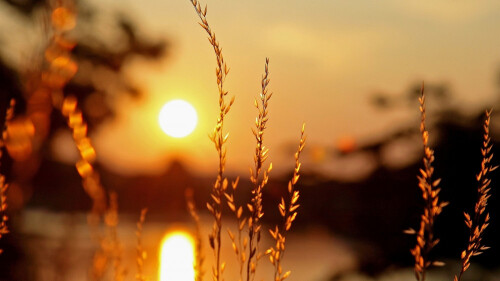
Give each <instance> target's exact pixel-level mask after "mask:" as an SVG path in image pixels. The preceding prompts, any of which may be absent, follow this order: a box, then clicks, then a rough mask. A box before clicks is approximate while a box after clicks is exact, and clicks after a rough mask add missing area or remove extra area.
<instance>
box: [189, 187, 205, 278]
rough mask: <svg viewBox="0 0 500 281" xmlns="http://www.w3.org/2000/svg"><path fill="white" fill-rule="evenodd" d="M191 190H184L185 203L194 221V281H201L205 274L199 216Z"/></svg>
mask: <svg viewBox="0 0 500 281" xmlns="http://www.w3.org/2000/svg"><path fill="white" fill-rule="evenodd" d="M193 193H194V192H193V189H191V188H188V189H186V201H187V207H188V211H189V214H190V215H191V218H192V219H193V221H194V224H195V232H194V242H195V257H194V259H195V260H194V264H193V269H194V274H195V278H194V281H203V275H204V274H205V272H204V270H203V262H204V260H205V257H204V256H203V242H202V239H201V221H200V216H199V215H198V211H197V209H196V205H195V203H194V198H193Z"/></svg>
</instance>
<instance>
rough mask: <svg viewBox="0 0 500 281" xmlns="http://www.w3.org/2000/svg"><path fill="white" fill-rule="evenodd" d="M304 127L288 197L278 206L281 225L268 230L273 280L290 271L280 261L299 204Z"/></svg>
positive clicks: (289, 184)
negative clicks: (271, 243)
mask: <svg viewBox="0 0 500 281" xmlns="http://www.w3.org/2000/svg"><path fill="white" fill-rule="evenodd" d="M304 129H305V125H302V130H301V134H300V142H299V147H298V149H297V152H296V153H295V168H294V170H293V176H292V179H291V180H290V181H289V182H288V196H289V199H288V200H286V201H285V199H284V198H281V203H280V204H279V206H278V208H279V211H280V214H281V216H282V217H283V220H284V223H283V226H282V227H281V228H280V227H278V226H276V227H275V229H274V230H272V229H270V230H269V232H270V233H271V236H272V237H273V239H274V241H275V242H276V244H275V246H274V247H271V248H269V249H268V250H267V251H266V254H267V255H268V256H269V261H270V262H271V263H272V265H273V266H274V281H283V280H285V279H286V278H288V277H289V276H290V274H291V271H286V272H283V268H282V265H281V261H282V259H283V255H284V254H285V241H286V239H285V238H286V233H287V232H288V231H289V230H290V228H291V227H292V224H293V222H294V221H295V218H296V217H297V209H298V208H299V206H300V205H299V204H298V200H299V197H300V194H299V191H298V190H295V185H296V184H297V182H298V180H299V178H300V167H301V163H300V154H301V152H302V151H303V150H304V147H305V144H306V137H305V135H304Z"/></svg>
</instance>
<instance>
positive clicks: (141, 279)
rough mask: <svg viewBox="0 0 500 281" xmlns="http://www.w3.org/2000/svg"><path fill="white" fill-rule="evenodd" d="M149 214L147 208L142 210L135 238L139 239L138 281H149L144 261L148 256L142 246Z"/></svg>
mask: <svg viewBox="0 0 500 281" xmlns="http://www.w3.org/2000/svg"><path fill="white" fill-rule="evenodd" d="M147 212H148V209H147V208H144V209H142V210H141V216H140V217H139V221H138V222H137V230H136V232H135V236H136V237H137V246H136V252H137V257H136V265H137V274H136V275H135V279H136V280H137V281H147V280H148V278H147V277H146V276H145V275H144V261H145V260H146V258H147V257H148V254H147V252H146V251H145V250H144V248H143V246H142V230H143V227H144V222H145V221H146V214H147ZM197 281H198V280H197Z"/></svg>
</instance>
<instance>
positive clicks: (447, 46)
mask: <svg viewBox="0 0 500 281" xmlns="http://www.w3.org/2000/svg"><path fill="white" fill-rule="evenodd" d="M55 3H57V1H53V2H51V3H46V2H45V1H38V0H22V1H21V0H2V1H0V79H1V80H0V81H1V87H0V124H4V119H5V114H4V112H5V111H6V109H7V107H8V105H9V100H10V99H11V98H15V99H16V101H17V104H16V108H15V116H16V118H15V119H14V120H13V123H14V124H17V125H19V127H18V128H21V129H19V132H20V133H19V134H21V135H23V134H24V135H31V137H32V141H31V142H29V143H22V144H19V143H18V144H17V145H16V146H14V145H12V146H10V147H9V145H8V144H7V147H6V149H4V152H5V153H4V155H3V157H2V158H1V166H0V172H1V173H2V174H4V175H5V176H6V178H7V182H9V183H10V187H9V190H8V193H7V198H8V204H9V207H8V211H7V214H8V215H9V217H10V221H9V227H10V231H11V233H10V234H8V235H5V236H3V237H2V239H1V240H0V245H1V248H2V249H4V253H3V254H2V255H1V256H0V260H1V262H0V280H23V281H26V280H88V279H87V275H88V268H89V267H90V266H91V264H92V255H93V252H94V251H95V250H96V247H97V246H96V245H95V244H94V243H92V241H91V240H92V239H91V235H90V232H89V229H88V227H87V222H86V216H85V215H86V212H87V211H88V210H89V209H90V208H91V205H92V203H91V200H90V198H89V197H88V196H87V194H86V193H85V191H84V189H83V188H82V183H81V178H80V176H79V174H78V172H77V170H76V169H75V163H76V162H77V161H78V159H79V153H78V150H77V149H76V147H75V144H74V141H73V138H72V134H71V131H70V130H69V129H68V127H67V125H66V121H65V118H64V117H63V116H62V115H61V114H60V112H59V111H57V110H52V104H53V103H54V104H55V103H56V101H54V99H53V97H52V98H51V97H50V96H37V95H35V94H33V87H34V86H33V83H34V82H33V81H34V80H36V79H34V78H33V77H35V76H36V75H37V73H40V72H41V69H43V68H44V56H45V58H46V57H47V50H48V46H49V47H50V42H51V38H53V37H51V36H54V34H52V33H51V31H50V30H51V27H50V20H49V21H48V20H47V19H48V18H50V17H51V14H50V4H52V5H55ZM66 3H68V2H66ZM206 3H207V4H208V20H209V23H210V25H211V27H212V28H213V30H214V31H215V32H216V35H217V38H218V40H219V41H220V44H221V46H222V48H223V54H224V59H225V60H226V62H227V64H228V66H229V67H230V72H229V74H228V78H227V81H226V89H227V90H229V94H230V95H234V96H235V97H236V101H235V103H234V105H233V107H232V109H231V111H230V112H229V115H228V117H227V121H226V123H225V125H226V127H225V130H226V131H227V132H229V133H230V135H229V141H228V152H227V153H228V156H227V174H228V175H229V178H230V180H233V179H235V178H236V177H237V176H240V177H241V179H240V187H239V193H238V196H237V198H236V199H237V202H238V203H240V204H246V202H248V200H250V196H251V194H250V188H251V184H250V181H249V173H248V170H249V168H251V167H253V165H254V164H253V153H254V151H255V140H254V137H253V135H252V132H251V128H253V126H254V122H255V117H256V115H257V111H256V109H255V107H254V99H255V98H258V95H259V93H260V87H261V86H260V81H261V78H262V74H263V71H264V63H265V58H266V57H269V58H270V78H271V83H270V86H269V89H270V91H271V92H273V93H274V94H273V97H272V99H271V100H270V105H269V118H270V120H269V123H268V129H267V130H266V132H265V139H264V143H265V145H266V147H268V148H269V149H270V152H269V154H270V156H269V159H268V162H267V163H270V162H272V163H273V171H272V172H271V176H270V177H271V179H270V183H269V185H268V186H266V188H265V190H264V203H263V204H264V213H265V216H264V222H265V226H266V228H268V227H273V225H275V224H276V223H279V222H280V216H279V212H278V208H277V204H278V202H279V200H280V197H281V196H282V195H283V194H284V193H285V192H286V186H287V181H288V180H289V179H290V177H291V175H292V171H293V170H292V169H293V165H294V159H293V154H294V152H295V150H296V147H297V145H298V141H299V137H300V129H301V126H302V123H303V122H305V123H306V134H307V147H306V149H305V151H304V154H303V157H302V162H303V166H302V167H303V168H302V177H301V179H300V181H299V187H298V188H299V190H300V192H301V199H300V200H301V207H300V209H299V215H298V217H297V223H296V224H295V225H294V227H293V230H292V232H291V234H290V238H289V240H287V241H288V242H287V243H289V244H288V245H289V248H288V250H287V255H286V257H285V266H286V267H288V268H290V269H291V270H292V275H291V276H290V277H289V280H292V281H293V280H312V281H316V280H318V281H320V280H402V279H404V280H410V279H411V278H414V277H413V273H412V269H411V267H412V256H411V255H410V253H409V249H410V248H412V247H413V246H414V244H415V239H414V238H413V237H411V236H408V235H405V234H403V230H405V229H408V228H410V227H413V228H416V227H417V226H418V221H419V216H420V214H421V213H422V207H423V202H422V200H421V196H420V190H419V189H418V187H417V178H416V175H417V173H418V169H419V168H420V167H421V166H422V163H421V162H422V161H421V159H422V156H423V153H422V151H423V149H422V144H421V137H420V134H419V123H420V115H419V110H418V96H419V94H420V88H421V85H422V82H423V81H424V82H425V89H426V95H427V108H428V114H427V122H428V128H429V131H430V136H431V145H432V147H433V148H435V151H436V162H435V164H436V174H437V176H438V177H440V178H442V182H441V186H442V189H443V190H442V195H441V198H442V199H443V200H445V201H449V202H450V205H449V206H448V207H446V209H445V211H444V212H443V214H442V216H440V217H439V219H438V221H437V223H436V234H437V236H438V237H439V238H440V239H441V242H440V243H439V244H438V246H437V247H436V248H435V252H434V255H435V257H436V258H439V259H441V260H444V261H446V263H447V265H446V266H445V267H444V268H442V269H439V270H436V271H435V272H433V273H432V274H431V278H434V280H451V279H452V276H453V274H455V273H456V272H458V270H459V265H458V263H459V261H458V258H459V257H460V252H461V251H462V250H463V248H464V247H465V245H466V242H467V235H468V233H467V229H466V226H465V224H464V223H463V212H464V211H468V212H471V211H472V209H473V207H474V202H475V201H474V200H475V198H476V188H477V184H476V182H475V177H476V174H477V173H478V171H479V169H480V161H481V154H480V147H481V144H482V123H483V121H484V111H485V109H489V108H493V114H492V123H491V126H492V132H491V134H492V138H493V141H494V143H495V144H494V154H495V155H500V151H498V149H497V147H499V145H498V144H497V140H499V139H500V138H499V137H500V135H499V134H500V120H499V118H498V117H497V114H496V108H498V105H500V54H499V53H498V50H500V38H499V37H498V36H497V34H498V26H500V3H497V2H496V1H487V0H485V1H476V2H460V3H457V2H455V1H447V0H439V1H434V2H433V3H431V2H422V1H405V2H401V1H395V0H382V1H377V2H365V1H358V0H355V1H348V2H345V1H299V0H291V1H287V2H286V4H285V3H283V2H280V1H263V0H257V1H250V2H248V1H247V2H241V1H213V0H212V1H207V2H206ZM70 10H71V11H72V12H73V13H74V15H76V23H75V24H74V25H72V26H71V28H68V30H64V36H65V37H64V38H67V39H68V40H69V41H71V42H74V43H76V45H75V46H74V47H71V49H72V51H71V55H72V58H73V60H74V64H75V66H74V69H73V70H72V71H73V72H74V73H72V75H74V77H73V76H72V75H71V76H72V79H71V80H68V81H67V83H64V84H63V85H62V88H61V89H60V90H61V93H63V94H64V95H68V94H71V95H74V96H76V97H77V99H78V102H79V105H80V107H81V109H82V112H83V116H84V118H85V120H86V121H87V122H88V135H89V137H90V138H91V140H92V142H93V144H94V147H95V150H96V153H97V160H96V161H97V162H96V164H95V169H96V170H97V171H99V173H100V175H101V181H102V185H103V187H104V188H105V190H106V191H114V192H116V193H117V194H118V203H119V213H120V223H119V226H118V233H119V234H120V238H121V239H120V240H121V242H122V248H123V257H124V258H123V262H124V264H125V265H126V266H127V268H128V270H127V271H128V277H127V278H128V279H127V280H133V279H134V278H133V277H134V270H135V239H136V237H135V234H134V233H135V223H136V221H137V220H138V218H139V214H140V210H141V209H142V208H144V207H147V208H148V209H149V213H148V218H147V219H146V223H145V226H144V247H145V249H146V250H147V251H148V253H149V257H148V259H147V261H146V264H147V265H146V268H145V270H146V273H147V274H149V276H151V280H157V268H158V267H159V261H158V252H159V249H160V244H161V241H162V239H163V236H164V235H165V234H168V233H169V232H171V231H173V230H179V229H181V230H185V231H188V232H192V231H193V229H194V226H193V222H192V221H191V220H190V218H189V214H188V212H187V210H186V201H185V195H184V194H185V190H186V189H187V188H192V189H193V190H194V198H195V201H196V204H197V206H198V208H199V209H200V214H201V217H202V226H203V227H202V228H203V230H204V233H208V231H209V230H210V227H211V217H210V216H209V215H208V214H207V213H206V212H205V203H206V202H207V201H208V200H209V192H210V189H211V186H212V185H213V182H214V180H215V176H216V172H217V170H216V166H217V154H216V151H215V149H214V148H213V144H212V143H211V142H210V140H209V138H208V134H210V133H211V132H212V131H213V127H214V126H215V124H216V117H217V114H218V110H219V108H218V93H217V85H216V81H215V76H214V69H215V60H214V55H213V49H212V48H211V46H210V44H209V43H208V42H207V40H206V34H205V33H204V31H203V30H202V29H201V28H200V26H199V25H198V24H197V21H198V17H197V15H196V13H195V11H194V10H193V7H192V5H191V3H190V2H189V1H161V0H151V1H147V2H144V1H131V0H126V1H125V0H122V1H113V0H106V1H102V0H101V1H96V0H85V1H83V0H81V1H76V3H74V4H72V5H70ZM56 35H57V34H56ZM173 99H183V100H186V101H187V102H189V103H190V104H192V106H193V107H194V108H195V110H196V111H197V114H198V124H197V126H196V128H195V130H194V131H193V132H192V133H191V134H190V135H188V136H186V137H184V138H173V137H170V136H168V135H166V134H165V133H164V132H163V131H162V130H161V128H160V125H159V121H158V116H159V112H160V109H161V108H162V106H163V105H164V104H165V103H166V102H168V101H170V100H173ZM33 116H35V117H36V116H46V117H44V118H41V117H36V118H38V119H36V118H35V117H33ZM30 118H31V119H30ZM33 118H35V119H33ZM26 120H38V121H37V122H35V124H32V125H28V126H27V125H26V123H25V122H26ZM23 124H24V125H23ZM30 126H32V127H30ZM22 128H24V129H22ZM30 128H32V129H30ZM33 128H34V129H33ZM21 137H22V136H21ZM21 137H20V138H21ZM493 163H494V164H496V163H499V161H497V160H496V157H494V158H493ZM492 181H493V184H492V187H493V188H492V197H491V199H490V203H489V205H488V208H489V211H490V213H491V217H492V222H491V224H490V226H489V228H488V230H487V232H486V236H485V238H484V241H485V244H486V245H488V246H491V247H492V249H490V250H488V251H486V252H485V253H484V254H482V255H481V256H478V257H475V259H474V260H473V266H472V268H471V272H470V273H469V274H468V275H467V274H466V276H464V278H465V277H466V278H469V279H464V280H500V279H498V276H499V274H498V273H499V270H500V267H499V266H500V245H499V243H498V238H497V237H499V235H500V232H499V231H500V230H499V226H498V222H499V220H498V219H497V217H498V216H500V213H499V205H498V192H497V190H496V188H495V187H496V185H497V182H498V181H497V176H496V174H495V173H494V174H493V179H492ZM226 211H227V210H226ZM226 217H227V218H228V219H227V220H225V223H227V225H229V226H231V225H234V223H235V222H234V221H232V220H231V219H229V218H232V216H231V214H230V213H229V212H228V214H227V216H226ZM205 236H206V235H205ZM205 236H203V238H205ZM265 236H266V237H265V238H264V239H265V240H264V242H263V243H264V244H265V245H270V243H271V239H270V237H268V235H267V233H266V235H265ZM225 239H227V237H226V238H225ZM204 240H206V239H204ZM205 244H206V243H205ZM226 245H227V249H224V250H223V251H224V255H225V257H226V259H227V260H234V256H233V253H232V252H231V251H232V250H231V249H230V246H229V244H226ZM205 246H207V245H205ZM266 247H267V246H266ZM205 256H206V257H207V263H206V268H205V269H206V271H207V272H210V263H211V252H210V251H209V249H208V247H206V249H205ZM305 257H306V258H305ZM261 264H262V265H261V270H262V273H260V274H262V276H268V277H269V276H270V275H265V274H266V272H268V271H269V270H271V267H270V265H269V264H268V262H267V260H262V261H261ZM229 268H231V267H229ZM259 269H260V268H259ZM227 274H228V276H233V275H234V274H235V270H231V269H228V272H227ZM231 274H233V275H231ZM209 275H210V274H207V276H206V278H208V277H209ZM263 278H264V277H263ZM495 278H496V279H495Z"/></svg>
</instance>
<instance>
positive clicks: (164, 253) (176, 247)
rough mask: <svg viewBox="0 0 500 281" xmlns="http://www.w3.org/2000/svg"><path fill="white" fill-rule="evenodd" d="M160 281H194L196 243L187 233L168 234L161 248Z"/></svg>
mask: <svg viewBox="0 0 500 281" xmlns="http://www.w3.org/2000/svg"><path fill="white" fill-rule="evenodd" d="M160 247H161V248H160V267H159V276H160V278H159V281H193V280H194V277H195V272H194V267H193V265H194V241H193V239H192V237H191V235H189V234H188V233H186V232H183V231H175V232H171V233H168V234H167V235H166V236H165V238H163V241H162V243H161V246H160Z"/></svg>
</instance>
